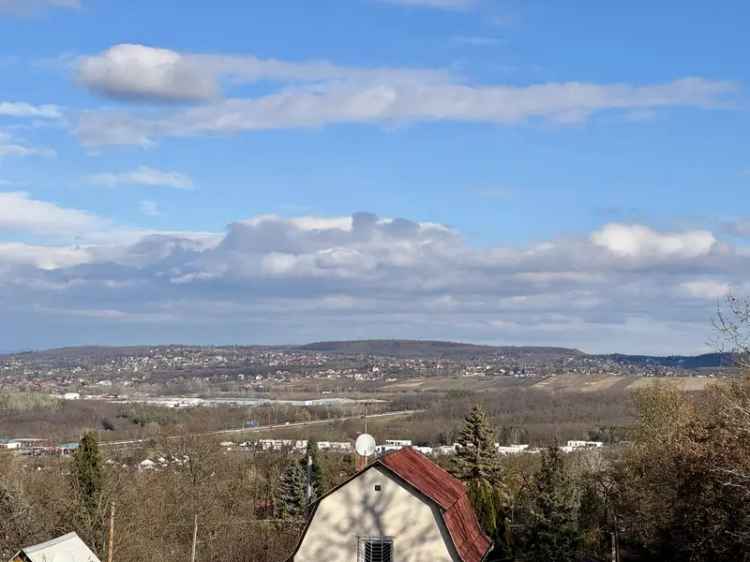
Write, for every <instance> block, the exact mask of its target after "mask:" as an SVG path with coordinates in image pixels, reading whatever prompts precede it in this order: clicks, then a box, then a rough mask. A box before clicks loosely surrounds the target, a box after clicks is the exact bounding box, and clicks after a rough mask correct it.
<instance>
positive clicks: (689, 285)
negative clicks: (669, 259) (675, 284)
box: [680, 279, 732, 301]
mask: <svg viewBox="0 0 750 562" xmlns="http://www.w3.org/2000/svg"><path fill="white" fill-rule="evenodd" d="M680 289H681V290H682V292H684V293H685V294H687V295H688V296H690V297H693V298H697V299H706V300H713V301H716V300H719V299H722V298H724V297H726V296H727V295H729V294H730V293H731V292H732V287H731V285H730V284H729V283H726V282H724V281H716V280H714V279H699V280H696V281H685V282H683V283H681V284H680Z"/></svg>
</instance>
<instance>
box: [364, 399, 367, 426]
mask: <svg viewBox="0 0 750 562" xmlns="http://www.w3.org/2000/svg"><path fill="white" fill-rule="evenodd" d="M364 418H365V431H364V432H365V433H367V402H365V415H364Z"/></svg>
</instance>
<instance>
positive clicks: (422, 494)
mask: <svg viewBox="0 0 750 562" xmlns="http://www.w3.org/2000/svg"><path fill="white" fill-rule="evenodd" d="M490 549H491V541H490V539H489V538H488V537H487V536H486V535H485V534H484V533H483V532H482V529H481V528H480V526H479V522H478V521H477V518H476V515H475V514H474V511H473V509H472V506H471V502H470V501H469V497H468V495H467V493H466V489H465V488H464V485H463V483H462V482H460V481H459V480H457V479H456V478H454V477H453V476H451V475H450V474H449V473H448V472H446V471H445V470H443V469H442V468H440V467H439V466H438V465H436V464H435V463H433V462H432V461H430V460H429V459H428V458H427V457H425V456H424V455H423V454H421V453H419V452H417V451H416V450H414V449H412V448H403V449H400V450H399V451H395V452H392V453H389V454H387V455H385V456H384V457H382V458H380V459H379V460H377V461H375V462H374V463H372V464H371V465H369V466H368V467H366V468H365V469H364V470H362V471H361V472H359V473H357V474H356V475H355V476H353V477H352V478H350V479H349V480H348V481H346V482H344V483H343V484H341V485H340V486H338V487H337V488H335V489H333V490H332V491H331V492H329V493H328V494H326V495H325V496H323V497H322V498H321V499H320V500H318V502H317V503H316V504H315V506H314V509H313V511H312V514H311V516H310V518H309V519H308V522H307V525H306V527H305V530H304V532H303V534H302V537H301V538H300V540H299V543H298V544H297V548H296V549H295V551H294V553H293V554H292V556H291V558H290V559H289V562H319V561H321V560H324V561H325V562H355V561H356V562H482V560H484V558H485V557H486V556H487V553H488V552H489V551H490Z"/></svg>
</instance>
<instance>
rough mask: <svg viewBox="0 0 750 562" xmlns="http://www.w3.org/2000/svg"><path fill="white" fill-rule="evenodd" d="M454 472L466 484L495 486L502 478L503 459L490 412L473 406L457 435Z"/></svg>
mask: <svg viewBox="0 0 750 562" xmlns="http://www.w3.org/2000/svg"><path fill="white" fill-rule="evenodd" d="M458 445H459V446H458V448H457V450H456V455H455V456H454V458H453V470H452V472H453V474H454V475H455V476H456V477H457V478H459V479H460V480H463V481H464V482H467V483H473V484H478V483H482V484H490V485H495V484H497V483H499V482H500V481H501V468H500V458H499V457H498V454H497V449H495V434H494V432H493V431H492V428H491V427H490V422H489V419H488V417H487V413H486V412H485V411H484V409H483V408H482V407H481V406H480V405H476V406H474V408H473V409H472V410H471V413H469V415H468V416H467V417H466V423H465V425H464V428H463V430H462V431H461V435H460V436H459V437H458Z"/></svg>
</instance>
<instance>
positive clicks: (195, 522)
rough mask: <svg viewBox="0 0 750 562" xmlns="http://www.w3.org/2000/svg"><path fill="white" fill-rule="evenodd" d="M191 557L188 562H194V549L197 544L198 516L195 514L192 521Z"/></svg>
mask: <svg viewBox="0 0 750 562" xmlns="http://www.w3.org/2000/svg"><path fill="white" fill-rule="evenodd" d="M193 521H194V522H193V555H192V556H191V557H190V562H195V547H196V545H197V544H198V514H197V513H196V514H195V519H194V520H193Z"/></svg>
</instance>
